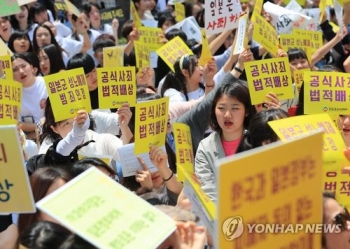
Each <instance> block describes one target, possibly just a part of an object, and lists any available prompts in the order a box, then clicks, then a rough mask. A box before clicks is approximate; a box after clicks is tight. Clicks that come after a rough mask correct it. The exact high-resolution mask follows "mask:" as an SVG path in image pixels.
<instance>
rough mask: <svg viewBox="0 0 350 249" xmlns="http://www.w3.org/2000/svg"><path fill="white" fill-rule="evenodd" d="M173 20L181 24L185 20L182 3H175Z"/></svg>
mask: <svg viewBox="0 0 350 249" xmlns="http://www.w3.org/2000/svg"><path fill="white" fill-rule="evenodd" d="M174 5H175V19H176V21H177V22H181V21H182V20H184V19H185V18H186V15H185V6H184V5H183V4H182V3H179V2H175V3H174Z"/></svg>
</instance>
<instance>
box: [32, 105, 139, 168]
mask: <svg viewBox="0 0 350 249" xmlns="http://www.w3.org/2000/svg"><path fill="white" fill-rule="evenodd" d="M81 116H83V118H84V119H85V123H86V124H87V127H89V125H90V118H89V117H88V116H87V113H86V112H85V111H83V110H81V111H79V112H78V116H77V119H79V118H80V117H81ZM131 116H132V114H131V111H130V107H129V105H128V104H123V106H122V107H121V108H119V109H118V123H119V128H120V130H121V133H122V136H121V138H120V139H119V138H118V137H116V136H113V135H112V134H107V133H101V134H99V133H96V132H94V131H92V130H83V131H77V129H75V128H74V127H75V119H74V118H70V119H67V120H62V121H55V117H54V114H53V110H52V106H51V103H50V100H49V99H47V101H46V107H45V123H44V125H43V128H42V135H41V137H40V140H41V142H42V144H41V147H40V151H39V153H40V154H45V153H46V152H47V150H48V148H49V147H50V146H51V145H52V144H53V142H54V141H56V140H57V139H60V138H63V139H64V138H66V137H67V140H66V145H65V146H63V147H62V148H63V149H64V150H68V152H67V153H62V152H61V151H60V150H57V152H58V153H60V154H62V155H64V156H67V155H69V154H70V153H71V152H72V151H73V150H74V148H75V147H76V146H78V145H80V144H82V143H84V142H88V141H92V140H93V141H94V142H92V143H89V144H88V145H87V146H85V147H83V148H81V149H80V151H82V152H83V153H87V154H95V155H110V156H112V158H113V160H114V162H118V161H119V154H118V151H117V149H118V147H120V146H122V145H123V144H127V143H129V141H130V139H131V138H132V136H133V134H132V133H131V131H130V129H129V127H128V123H129V121H130V118H131ZM84 127H86V125H85V124H84ZM79 139H81V140H79ZM68 147H70V148H71V149H69V148H68Z"/></svg>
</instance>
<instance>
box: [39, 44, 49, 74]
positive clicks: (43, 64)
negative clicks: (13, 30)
mask: <svg viewBox="0 0 350 249" xmlns="http://www.w3.org/2000/svg"><path fill="white" fill-rule="evenodd" d="M38 58H39V63H40V70H41V72H42V74H43V75H48V74H49V73H50V59H49V57H48V56H47V54H46V53H45V52H44V50H40V52H39V55H38Z"/></svg>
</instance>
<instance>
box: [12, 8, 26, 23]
mask: <svg viewBox="0 0 350 249" xmlns="http://www.w3.org/2000/svg"><path fill="white" fill-rule="evenodd" d="M15 18H16V19H17V21H18V22H27V20H28V9H27V8H26V7H25V6H21V12H19V13H18V14H16V15H15Z"/></svg>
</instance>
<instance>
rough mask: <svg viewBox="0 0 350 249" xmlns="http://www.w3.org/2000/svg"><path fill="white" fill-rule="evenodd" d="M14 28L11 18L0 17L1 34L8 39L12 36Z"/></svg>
mask: <svg viewBox="0 0 350 249" xmlns="http://www.w3.org/2000/svg"><path fill="white" fill-rule="evenodd" d="M11 33H12V28H11V23H10V21H9V20H7V19H4V18H0V36H1V37H2V38H3V39H5V38H6V39H8V38H9V37H10V36H11Z"/></svg>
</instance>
